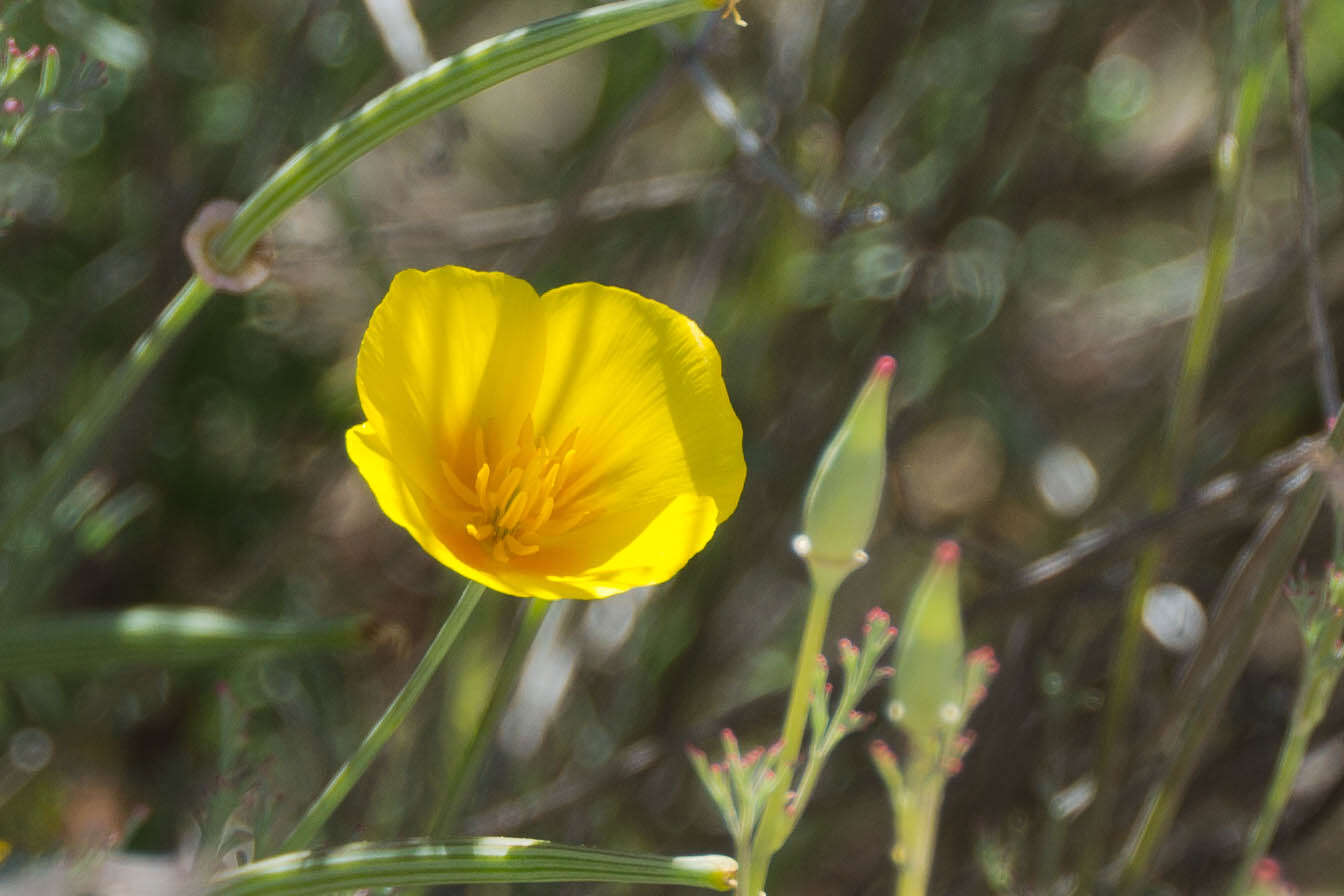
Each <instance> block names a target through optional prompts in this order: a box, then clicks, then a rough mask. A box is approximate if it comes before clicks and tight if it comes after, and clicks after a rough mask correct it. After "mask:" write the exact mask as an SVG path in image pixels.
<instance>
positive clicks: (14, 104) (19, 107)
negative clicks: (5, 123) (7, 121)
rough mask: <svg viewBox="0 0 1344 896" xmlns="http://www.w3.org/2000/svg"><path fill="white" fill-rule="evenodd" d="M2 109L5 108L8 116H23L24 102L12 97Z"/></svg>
mask: <svg viewBox="0 0 1344 896" xmlns="http://www.w3.org/2000/svg"><path fill="white" fill-rule="evenodd" d="M2 108H4V110H5V114H6V115H22V114H23V102H22V101H21V100H20V99H19V98H18V97H13V96H11V97H9V98H8V99H6V100H5V104H4V106H3V107H2Z"/></svg>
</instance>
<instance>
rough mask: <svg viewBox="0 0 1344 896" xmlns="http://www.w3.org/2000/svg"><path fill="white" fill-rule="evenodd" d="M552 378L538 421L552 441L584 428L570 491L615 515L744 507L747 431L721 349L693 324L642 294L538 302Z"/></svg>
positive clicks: (589, 291)
mask: <svg viewBox="0 0 1344 896" xmlns="http://www.w3.org/2000/svg"><path fill="white" fill-rule="evenodd" d="M542 302H543V303H544V305H545V309H546V316H547V327H546V368H545V370H544V372H543V375H542V379H541V382H540V384H539V387H538V391H537V398H536V410H535V412H534V414H533V417H534V419H535V420H536V421H537V425H538V430H539V431H541V432H543V433H547V434H556V433H567V432H570V431H571V430H578V433H579V437H578V441H579V443H580V444H581V446H582V452H581V453H582V457H581V458H577V459H576V461H575V463H576V466H577V467H578V468H577V469H575V470H573V471H572V472H570V473H569V484H568V485H567V487H566V488H567V489H576V491H577V492H578V495H579V497H580V499H582V498H583V496H585V495H590V494H600V495H601V496H602V500H601V503H602V504H603V505H604V506H606V507H610V508H613V509H618V508H622V507H626V506H629V505H631V504H646V503H656V504H659V505H660V506H661V505H664V504H666V503H667V502H668V501H670V500H671V499H672V498H674V497H676V496H677V495H683V494H695V495H702V496H706V497H709V498H711V499H712V500H713V501H714V504H715V507H716V520H717V521H718V522H722V521H723V520H724V519H726V518H727V517H728V515H729V514H731V513H732V512H733V509H734V508H736V507H737V499H738V497H739V495H740V494H741V492H742V482H743V479H744V477H745V475H746V466H745V464H744V462H743V460H742V425H741V424H740V423H739V422H738V420H737V416H736V415H735V414H734V413H733V409H732V405H731V404H730V403H729V401H728V391H727V389H726V388H725V386H724V383H723V374H722V370H721V362H720V360H719V353H718V350H717V349H715V348H714V343H712V342H710V340H709V338H708V337H707V336H705V334H704V333H703V332H701V330H700V328H699V327H698V326H697V325H696V324H695V322H694V321H692V320H691V319H690V318H687V317H685V316H684V315H682V314H680V313H678V312H676V311H674V310H672V309H671V308H669V307H667V306H666V305H663V304H661V303H659V302H654V301H652V300H650V299H646V298H644V297H643V296H641V295H639V294H638V293H633V292H630V291H629V290H625V289H618V288H616V287H612V286H601V285H599V284H596V283H576V284H573V285H571V286H562V287H560V288H559V289H553V290H551V291H550V292H548V293H546V294H545V295H544V296H542Z"/></svg>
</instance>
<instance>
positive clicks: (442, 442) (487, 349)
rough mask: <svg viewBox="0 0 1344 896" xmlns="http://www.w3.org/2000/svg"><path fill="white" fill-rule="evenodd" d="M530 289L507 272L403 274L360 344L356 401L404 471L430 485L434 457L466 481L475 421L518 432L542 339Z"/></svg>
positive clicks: (472, 469)
mask: <svg viewBox="0 0 1344 896" xmlns="http://www.w3.org/2000/svg"><path fill="white" fill-rule="evenodd" d="M539 302H540V300H539V299H538V298H537V294H536V292H535V291H534V290H533V289H532V287H531V286H529V285H528V284H527V283H526V282H524V281H522V280H519V279H517V278H515V277H510V276H508V275H507V274H497V273H492V274H483V273H478V272H476V271H471V270H467V269H466V268H456V267H444V268H437V269H435V270H432V271H402V272H401V273H400V274H398V275H397V276H396V278H395V279H394V280H393V281H392V286H391V287H390V288H389V289H388V292H387V296H386V297H385V298H384V299H383V301H382V303H381V304H379V306H378V307H377V308H376V309H375V310H374V312H373V318H372V319H371V320H370V322H369V328H368V331H367V332H366V333H365V334H364V341H363V342H362V343H361V344H360V347H359V359H358V365H357V373H356V381H357V384H358V387H359V400H360V404H361V406H362V407H363V408H364V413H365V415H366V416H367V417H368V419H369V423H370V424H371V425H372V427H373V429H374V431H375V432H378V433H380V434H381V435H382V436H383V444H384V445H385V446H387V448H388V450H389V451H391V452H392V455H393V456H394V457H395V458H396V460H397V463H398V465H399V466H400V467H401V468H402V470H403V471H404V474H405V475H409V476H411V477H412V478H413V479H414V480H415V481H416V482H417V483H418V484H419V486H420V487H421V488H422V489H425V490H433V489H434V488H436V483H437V479H438V477H439V476H440V475H441V468H440V464H441V463H443V462H447V463H449V464H450V465H451V466H452V468H453V469H454V470H456V471H457V473H458V476H459V478H460V479H462V480H463V481H465V482H471V481H472V477H473V476H474V475H475V473H476V465H474V464H472V463H471V461H472V459H473V457H472V455H473V450H472V445H473V442H474V440H475V436H476V431H477V427H480V426H482V425H484V424H486V423H492V424H493V425H494V426H495V428H497V429H498V430H500V431H503V432H509V433H516V432H518V428H519V427H520V426H521V425H522V422H523V417H524V416H525V415H526V411H527V407H526V406H527V404H528V403H529V402H530V398H531V395H532V394H533V392H534V391H535V389H536V383H537V381H538V379H539V377H540V373H541V365H542V361H543V354H542V353H543V352H544V348H545V346H544V342H543V340H542V333H541V330H540V328H539V327H538V326H537V325H536V322H537V319H538V304H539Z"/></svg>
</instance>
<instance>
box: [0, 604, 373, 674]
mask: <svg viewBox="0 0 1344 896" xmlns="http://www.w3.org/2000/svg"><path fill="white" fill-rule="evenodd" d="M367 625H368V620H367V618H366V617H362V616H355V617H346V618H344V619H334V620H325V621H320V622H285V621H274V620H269V619H249V618H247V617H242V616H234V615H231V614H229V613H225V612H222V611H220V610H215V609H211V608H208V607H136V608H133V609H129V610H122V611H119V612H116V613H78V614H70V615H64V616H60V617H53V618H43V617H39V618H32V619H22V620H17V621H15V622H11V623H9V624H8V625H5V626H3V627H0V679H3V678H8V677H10V676H13V675H16V674H22V673H29V672H61V673H64V672H89V671H92V670H97V669H102V668H107V667H109V666H118V665H125V664H130V663H153V664H157V665H171V666H186V665H200V664H203V663H212V662H218V661H220V660H227V659H231V658H234V657H238V656H244V655H247V654H250V653H256V652H258V651H262V650H275V651H279V652H282V653H297V652H299V651H313V650H349V649H351V648H356V647H361V646H364V645H365V644H366V638H365V631H366V628H367Z"/></svg>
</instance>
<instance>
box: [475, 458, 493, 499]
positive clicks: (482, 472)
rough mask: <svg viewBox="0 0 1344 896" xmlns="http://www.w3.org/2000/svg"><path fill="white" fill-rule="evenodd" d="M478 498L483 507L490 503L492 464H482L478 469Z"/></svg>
mask: <svg viewBox="0 0 1344 896" xmlns="http://www.w3.org/2000/svg"><path fill="white" fill-rule="evenodd" d="M476 500H477V501H479V502H480V506H481V507H482V508H485V507H488V506H489V505H490V465H489V464H481V468H480V469H479V470H477V471H476Z"/></svg>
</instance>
